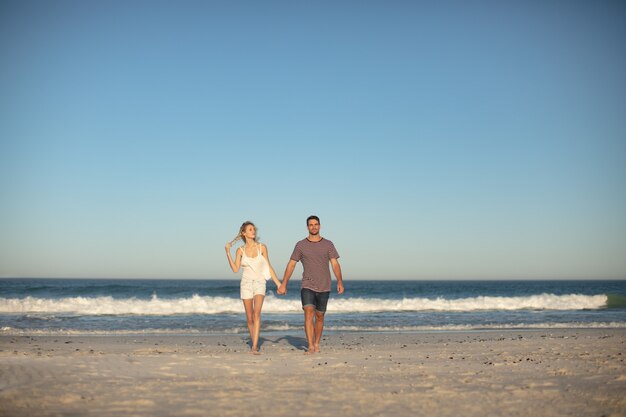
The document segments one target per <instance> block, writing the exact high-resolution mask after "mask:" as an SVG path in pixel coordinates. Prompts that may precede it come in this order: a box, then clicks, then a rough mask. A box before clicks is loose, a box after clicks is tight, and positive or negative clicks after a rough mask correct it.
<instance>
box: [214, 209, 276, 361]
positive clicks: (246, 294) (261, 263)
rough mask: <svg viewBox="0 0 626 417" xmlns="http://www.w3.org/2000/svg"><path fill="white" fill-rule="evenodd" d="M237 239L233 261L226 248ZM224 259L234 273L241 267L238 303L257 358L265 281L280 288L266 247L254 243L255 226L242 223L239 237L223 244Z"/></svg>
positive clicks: (228, 248) (255, 239) (249, 223)
mask: <svg viewBox="0 0 626 417" xmlns="http://www.w3.org/2000/svg"><path fill="white" fill-rule="evenodd" d="M238 239H241V240H243V243H244V244H243V246H240V247H238V248H237V251H236V252H235V260H234V261H233V258H232V257H231V254H230V248H231V247H232V245H233V243H234V242H235V241H237V240H238ZM226 256H227V257H228V263H229V264H230V268H231V269H232V270H233V272H234V273H237V272H238V271H239V268H240V267H243V274H242V277H241V299H242V300H243V306H244V308H245V309H246V318H247V319H248V331H249V332H250V339H251V340H252V350H251V352H252V354H254V355H258V354H259V345H258V343H259V333H260V332H261V308H262V307H263V300H264V299H265V281H266V280H267V279H269V278H270V277H271V278H272V280H273V281H274V283H275V284H276V287H277V288H278V287H279V286H280V284H281V282H280V280H279V279H278V277H277V276H276V272H275V271H274V268H272V265H271V264H270V260H269V257H268V255H267V246H265V245H263V244H261V243H258V242H257V235H256V226H255V225H254V223H252V222H250V221H247V222H244V223H243V224H242V225H241V227H240V228H239V234H238V235H237V236H236V237H235V238H234V239H233V240H231V241H230V242H228V243H227V244H226Z"/></svg>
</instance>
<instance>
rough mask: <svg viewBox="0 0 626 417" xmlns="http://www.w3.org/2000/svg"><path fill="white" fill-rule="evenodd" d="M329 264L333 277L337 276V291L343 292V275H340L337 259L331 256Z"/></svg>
mask: <svg viewBox="0 0 626 417" xmlns="http://www.w3.org/2000/svg"><path fill="white" fill-rule="evenodd" d="M330 265H331V266H332V267H333V273H334V274H335V278H337V293H338V294H343V277H342V276H341V265H339V261H338V260H337V258H331V259H330Z"/></svg>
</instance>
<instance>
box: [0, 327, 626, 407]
mask: <svg viewBox="0 0 626 417" xmlns="http://www.w3.org/2000/svg"><path fill="white" fill-rule="evenodd" d="M304 345H306V341H305V338H304V333H303V332H302V331H299V332H291V331H290V332H284V334H269V333H262V334H261V340H260V348H261V355H259V356H255V355H251V354H249V353H248V350H249V345H248V337H247V335H242V334H230V335H203V336H200V335H170V334H168V335H164V334H159V335H145V334H141V335H114V336H111V335H88V336H85V335H59V334H57V335H50V336H14V335H0V416H18V415H20V416H21V415H29V416H33V417H36V416H51V415H68V414H70V415H90V416H91V415H92V416H106V415H112V414H117V413H125V414H128V415H136V416H173V415H216V416H218V415H219V416H224V415H226V416H228V415H232V416H259V415H271V416H293V415H304V416H308V415H310V416H318V417H319V416H326V415H328V416H330V415H336V414H340V415H344V416H361V415H368V416H369V415H371V416H375V415H376V416H379V415H390V416H391V415H394V416H413V415H423V414H428V415H433V416H452V415H455V416H456V415H464V416H484V415H495V416H518V415H519V416H526V415H542V416H564V415H572V416H578V415H580V416H588V415H606V416H613V417H617V416H625V415H626V398H624V396H623V393H624V392H626V364H625V362H624V359H625V358H626V329H613V328H609V329H597V328H594V329H535V330H532V329H505V330H496V329H489V330H475V331H474V330H470V331H445V332H411V333H408V332H402V333H400V332H329V333H325V334H324V336H323V339H322V346H321V348H322V352H321V353H320V354H314V355H311V356H306V355H304V354H303V349H304Z"/></svg>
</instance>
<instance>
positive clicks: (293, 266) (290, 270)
mask: <svg viewBox="0 0 626 417" xmlns="http://www.w3.org/2000/svg"><path fill="white" fill-rule="evenodd" d="M296 264H297V262H296V261H294V260H293V259H290V260H289V262H288V263H287V268H285V274H284V275H283V282H282V284H280V288H279V289H278V293H279V294H286V293H287V283H288V282H289V279H290V278H291V274H293V271H294V270H295V269H296Z"/></svg>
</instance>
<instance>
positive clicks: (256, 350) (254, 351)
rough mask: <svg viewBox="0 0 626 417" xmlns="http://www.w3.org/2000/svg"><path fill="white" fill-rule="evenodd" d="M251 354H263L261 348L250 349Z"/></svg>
mask: <svg viewBox="0 0 626 417" xmlns="http://www.w3.org/2000/svg"><path fill="white" fill-rule="evenodd" d="M250 353H252V354H253V355H260V354H261V352H259V348H258V347H252V349H250Z"/></svg>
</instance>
